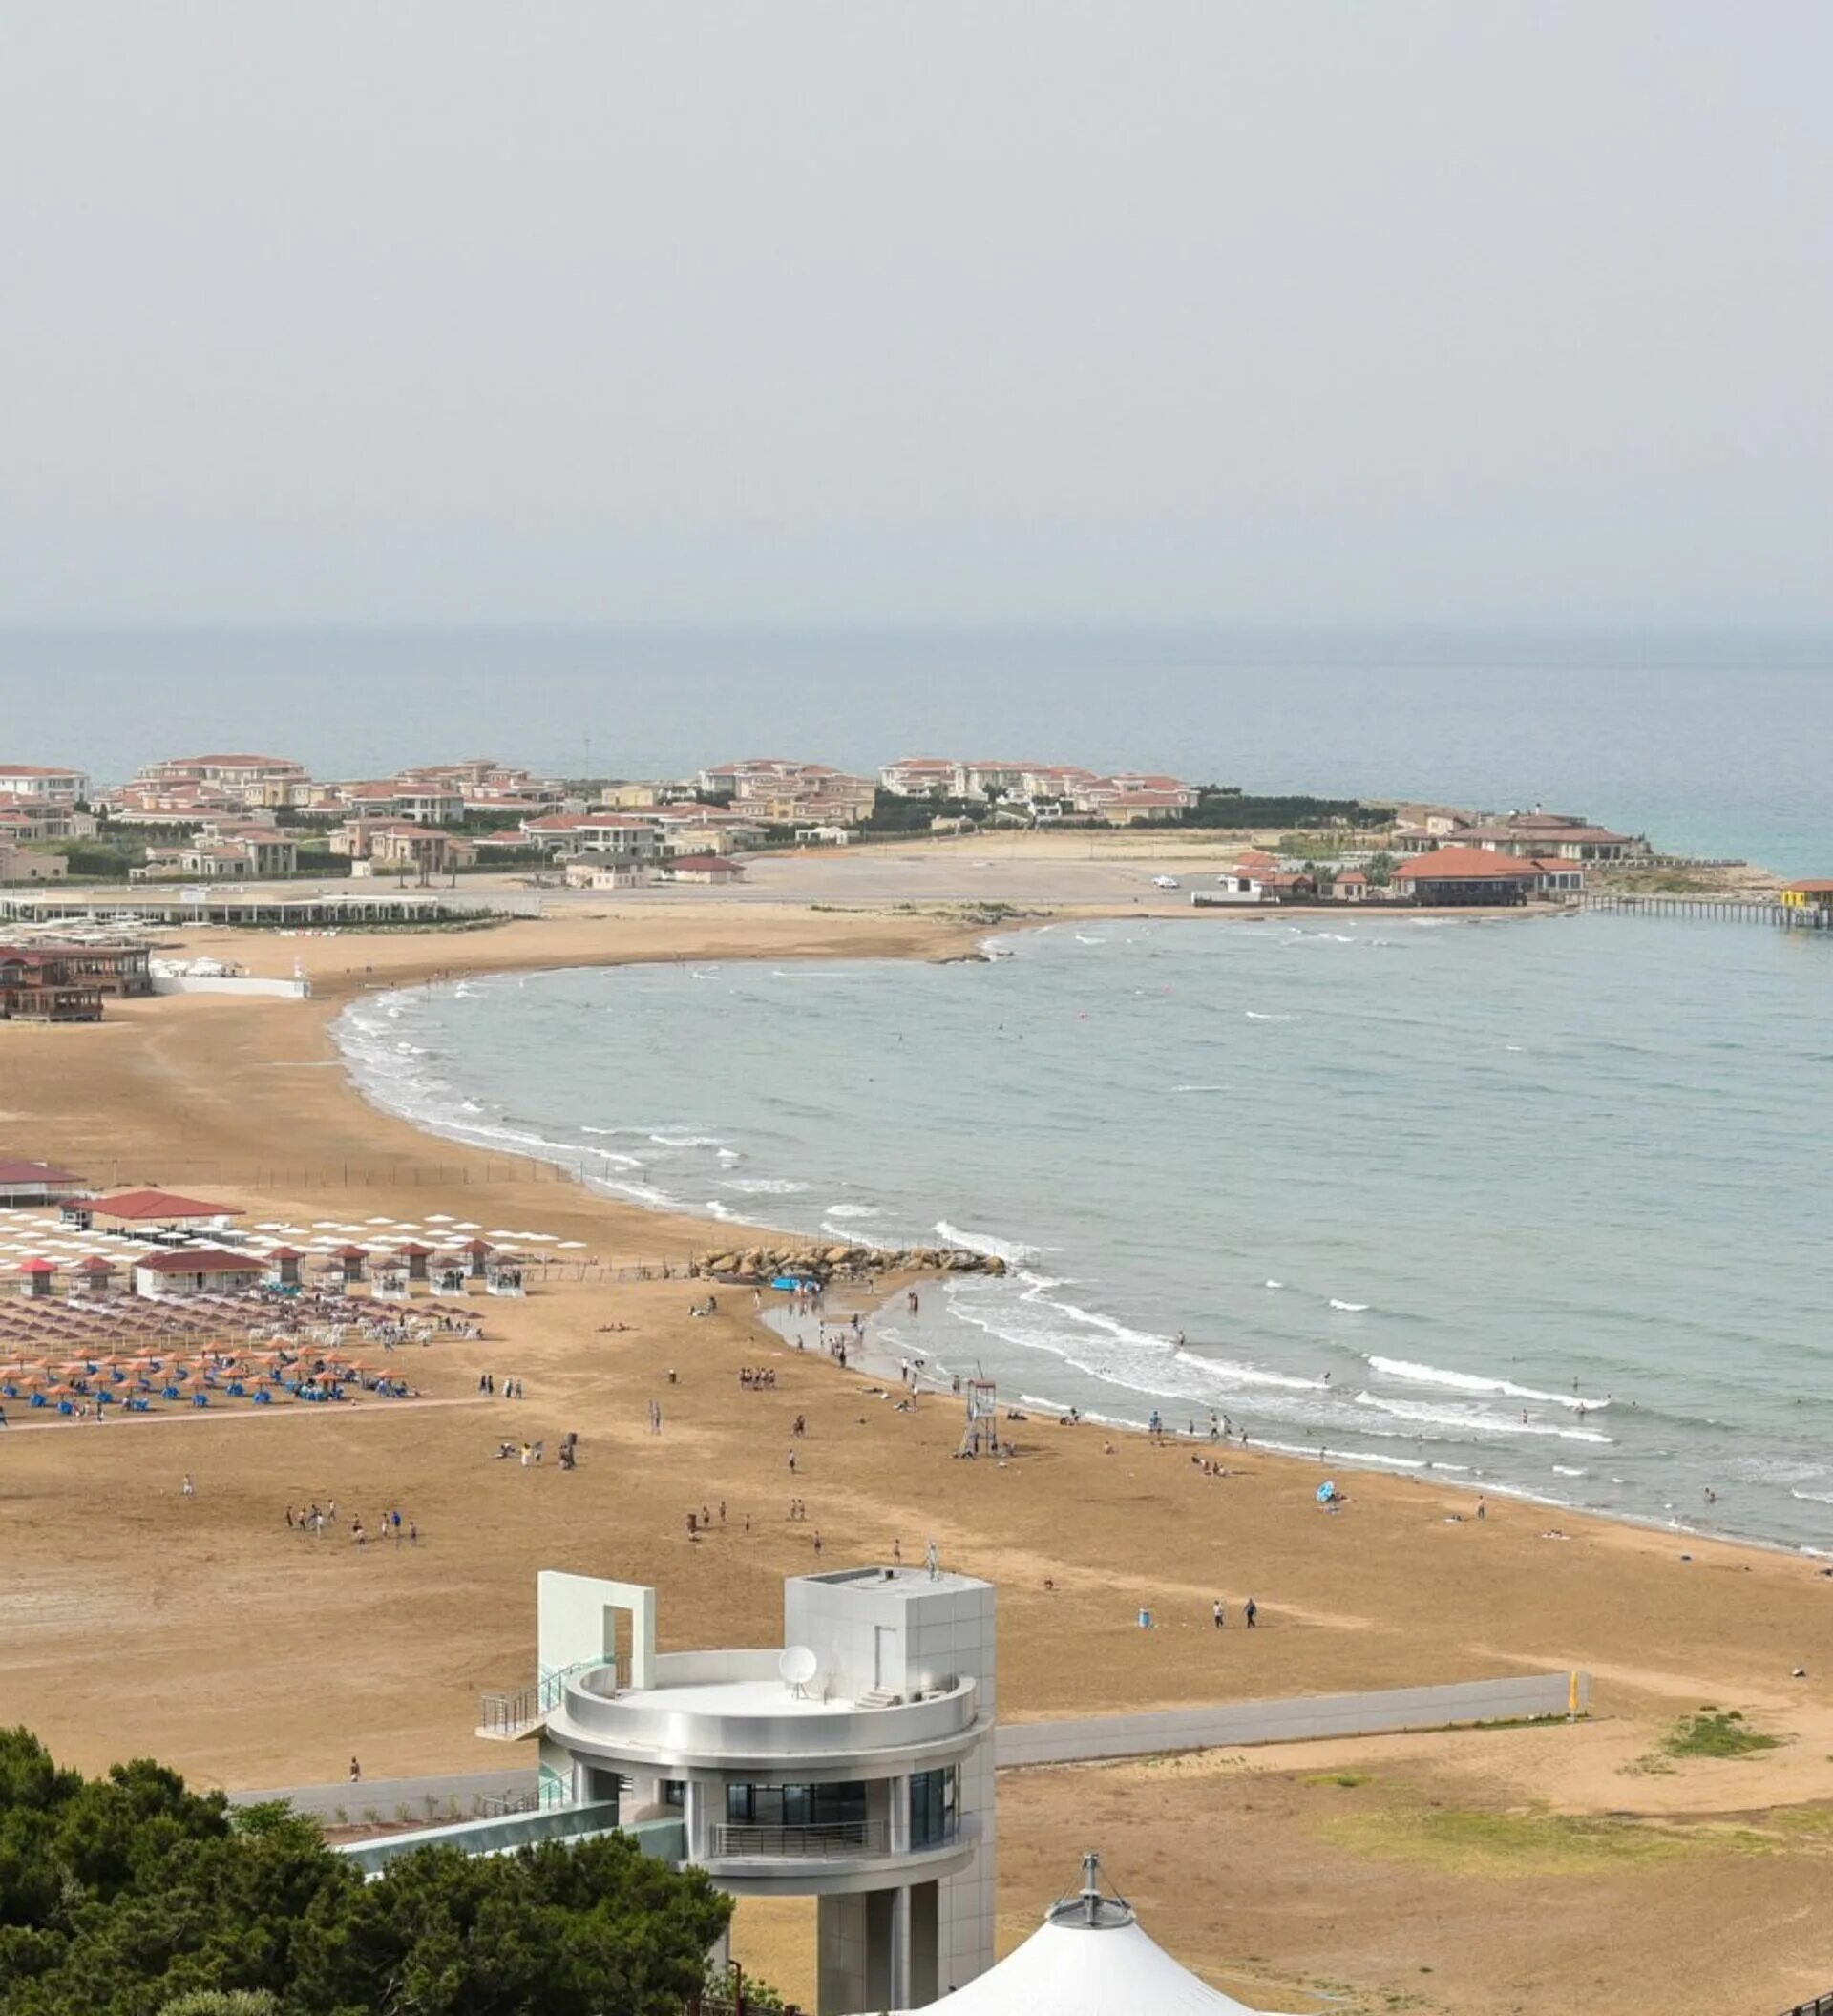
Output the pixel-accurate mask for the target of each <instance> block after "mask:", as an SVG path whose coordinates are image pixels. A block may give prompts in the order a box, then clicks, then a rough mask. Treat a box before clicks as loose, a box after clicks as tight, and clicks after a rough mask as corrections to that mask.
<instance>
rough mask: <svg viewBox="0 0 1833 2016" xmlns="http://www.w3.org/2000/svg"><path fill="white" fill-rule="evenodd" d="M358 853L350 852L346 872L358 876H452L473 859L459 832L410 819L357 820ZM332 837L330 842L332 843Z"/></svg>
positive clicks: (470, 847) (470, 846)
mask: <svg viewBox="0 0 1833 2016" xmlns="http://www.w3.org/2000/svg"><path fill="white" fill-rule="evenodd" d="M353 823H354V824H355V825H357V826H358V827H359V828H360V829H361V831H362V841H361V847H360V851H353V852H352V855H351V861H350V872H351V873H352V874H356V875H361V874H364V873H368V874H371V875H393V874H414V875H420V876H422V877H425V876H428V875H448V874H454V873H456V872H457V871H458V870H459V869H461V868H469V867H470V866H471V864H472V863H473V862H474V861H475V860H476V858H477V849H476V847H475V845H474V843H473V842H472V841H470V840H467V839H466V838H465V837H464V835H463V834H462V833H449V832H446V831H445V830H443V829H442V828H440V827H436V826H421V825H419V824H417V823H416V822H415V821H414V820H411V819H381V820H373V821H371V820H358V821H355V822H353ZM335 837H336V836H335V835H333V840H335Z"/></svg>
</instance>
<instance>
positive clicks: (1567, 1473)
mask: <svg viewBox="0 0 1833 2016" xmlns="http://www.w3.org/2000/svg"><path fill="white" fill-rule="evenodd" d="M1553 1475H1554V1476H1555V1477H1589V1476H1590V1475H1591V1472H1590V1471H1589V1470H1574V1469H1573V1468H1572V1467H1571V1465H1570V1463H1555V1464H1554V1465H1553Z"/></svg>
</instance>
